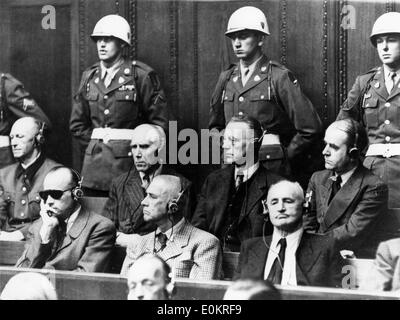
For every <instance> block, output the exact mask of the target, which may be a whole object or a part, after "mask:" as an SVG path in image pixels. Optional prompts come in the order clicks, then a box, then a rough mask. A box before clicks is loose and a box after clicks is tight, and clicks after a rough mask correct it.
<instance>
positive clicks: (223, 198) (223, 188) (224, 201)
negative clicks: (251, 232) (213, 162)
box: [209, 165, 235, 230]
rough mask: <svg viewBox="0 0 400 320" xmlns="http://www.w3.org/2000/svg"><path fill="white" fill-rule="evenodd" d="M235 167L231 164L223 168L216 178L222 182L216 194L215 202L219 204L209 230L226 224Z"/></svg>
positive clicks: (217, 228)
mask: <svg viewBox="0 0 400 320" xmlns="http://www.w3.org/2000/svg"><path fill="white" fill-rule="evenodd" d="M234 173H235V168H234V166H233V165H229V166H227V167H226V168H224V169H221V170H220V172H219V174H218V175H217V177H215V180H216V181H218V182H220V183H221V185H220V188H219V193H218V194H216V195H215V198H214V199H213V202H214V203H216V204H217V206H216V208H217V210H215V211H216V212H215V214H214V219H212V222H211V225H210V228H209V230H219V229H220V226H222V225H223V224H224V221H223V220H224V219H226V218H227V217H226V209H227V206H228V202H229V194H230V189H231V187H232V183H233V176H234Z"/></svg>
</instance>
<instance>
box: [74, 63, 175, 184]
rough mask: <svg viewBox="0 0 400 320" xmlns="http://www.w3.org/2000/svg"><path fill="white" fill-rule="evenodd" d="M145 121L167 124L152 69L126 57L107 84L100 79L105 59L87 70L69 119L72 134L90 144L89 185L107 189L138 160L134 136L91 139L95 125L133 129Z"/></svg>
mask: <svg viewBox="0 0 400 320" xmlns="http://www.w3.org/2000/svg"><path fill="white" fill-rule="evenodd" d="M142 123H151V124H156V125H159V126H161V127H162V128H163V129H164V130H165V131H166V130H167V129H168V109H167V103H166V98H165V94H164V91H163V89H162V88H161V85H160V81H159V78H158V76H157V74H156V73H155V72H154V70H153V69H151V68H150V67H149V66H147V65H146V64H144V63H142V62H139V61H131V60H129V59H125V61H124V62H123V64H122V65H121V67H120V68H119V70H118V72H117V73H116V74H115V76H114V78H113V80H112V82H111V84H110V86H109V87H108V88H106V87H105V86H104V83H103V81H102V79H101V69H100V63H96V64H94V65H93V66H91V67H90V68H88V69H87V70H86V71H84V73H83V75H82V80H81V84H80V88H79V90H78V93H77V95H76V96H75V97H74V105H73V108H72V113H71V119H70V129H71V132H72V134H73V135H74V136H75V137H76V138H77V139H78V141H79V142H80V144H81V147H82V150H85V149H86V151H85V159H84V165H83V169H82V175H83V176H84V180H83V185H84V186H86V187H89V188H93V189H98V190H108V189H109V187H110V183H111V180H112V178H115V177H116V176H118V175H120V174H122V173H123V172H126V171H128V170H129V167H130V166H131V164H132V161H133V160H132V157H131V155H130V141H129V140H110V141H108V142H107V143H103V141H99V140H90V137H91V134H92V131H93V129H94V128H118V129H134V128H135V127H136V126H137V125H139V124H142ZM166 132H167V131H166ZM89 142H90V143H89Z"/></svg>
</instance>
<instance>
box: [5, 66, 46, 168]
mask: <svg viewBox="0 0 400 320" xmlns="http://www.w3.org/2000/svg"><path fill="white" fill-rule="evenodd" d="M22 117H34V118H36V119H38V120H40V121H42V122H44V123H45V124H46V126H47V128H50V126H51V124H50V120H49V119H48V118H47V116H46V115H45V114H44V112H43V110H42V109H41V108H40V107H39V106H38V104H37V103H36V101H35V100H33V99H32V97H31V95H30V94H29V92H27V91H26V90H25V89H24V86H23V84H22V83H21V82H20V81H18V80H17V79H16V78H14V77H13V76H12V75H10V74H8V73H1V72H0V136H8V135H9V134H10V131H11V127H12V126H13V124H14V122H15V121H16V120H17V119H19V118H22ZM12 162H14V160H13V157H12V153H11V149H10V148H9V147H8V146H6V147H0V168H2V167H4V166H6V165H8V164H11V163H12Z"/></svg>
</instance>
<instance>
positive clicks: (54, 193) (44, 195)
mask: <svg viewBox="0 0 400 320" xmlns="http://www.w3.org/2000/svg"><path fill="white" fill-rule="evenodd" d="M71 190H72V189H67V190H51V189H50V190H43V191H39V196H40V198H42V199H43V201H44V202H46V201H47V198H48V197H49V196H51V197H52V198H53V199H55V200H59V199H60V198H61V197H62V195H63V194H64V192H66V191H71Z"/></svg>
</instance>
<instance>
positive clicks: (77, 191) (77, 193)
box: [71, 168, 84, 201]
mask: <svg viewBox="0 0 400 320" xmlns="http://www.w3.org/2000/svg"><path fill="white" fill-rule="evenodd" d="M71 171H72V172H73V174H74V175H75V179H76V186H75V187H74V188H73V189H72V190H71V194H72V197H73V199H74V200H75V201H78V200H79V199H82V198H83V196H84V194H83V190H82V181H83V177H82V176H81V175H80V174H79V173H78V172H77V171H76V170H74V169H72V168H71Z"/></svg>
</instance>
